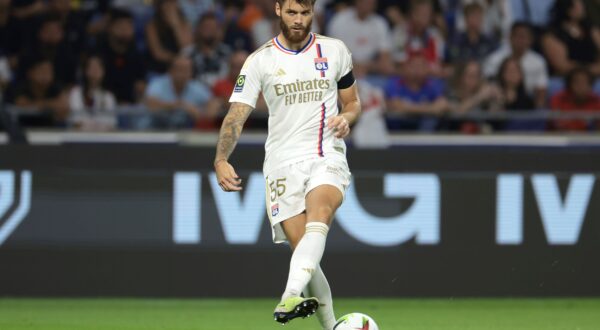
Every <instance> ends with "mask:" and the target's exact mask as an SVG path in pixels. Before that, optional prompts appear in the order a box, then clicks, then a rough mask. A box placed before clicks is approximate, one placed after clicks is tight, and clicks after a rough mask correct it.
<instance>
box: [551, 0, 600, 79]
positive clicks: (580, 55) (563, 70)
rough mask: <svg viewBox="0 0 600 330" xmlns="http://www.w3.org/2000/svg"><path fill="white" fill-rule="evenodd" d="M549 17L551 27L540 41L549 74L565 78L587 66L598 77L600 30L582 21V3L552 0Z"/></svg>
mask: <svg viewBox="0 0 600 330" xmlns="http://www.w3.org/2000/svg"><path fill="white" fill-rule="evenodd" d="M551 17H552V19H551V24H550V26H551V27H552V28H551V29H550V32H549V33H546V34H545V35H544V37H543V38H542V49H543V51H544V54H545V55H546V58H547V59H548V61H549V62H550V68H551V69H552V72H553V73H554V74H558V75H565V74H567V73H568V72H569V71H571V70H572V69H573V68H575V67H577V66H587V67H589V69H590V71H591V72H592V73H593V74H594V75H596V76H598V75H600V29H599V28H598V27H597V26H595V25H593V24H592V22H589V21H588V20H587V19H586V14H585V7H584V4H583V2H582V1H581V0H556V2H555V3H554V6H553V7H552V11H551ZM596 24H597V22H596Z"/></svg>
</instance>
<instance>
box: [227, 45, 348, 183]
mask: <svg viewBox="0 0 600 330" xmlns="http://www.w3.org/2000/svg"><path fill="white" fill-rule="evenodd" d="M351 70H352V58H351V54H350V51H349V50H348V48H347V47H346V46H345V45H344V43H343V42H342V41H340V40H337V39H332V38H327V37H324V36H321V35H318V34H315V33H311V34H310V39H309V41H308V42H307V43H306V45H305V46H304V47H302V49H300V50H299V51H293V50H289V49H286V48H285V47H283V45H282V44H281V43H279V41H278V40H277V38H273V39H272V40H270V41H269V42H267V43H266V44H264V45H263V46H262V47H260V48H259V49H257V50H256V51H255V52H254V53H252V54H251V55H250V56H249V57H248V59H247V60H246V63H245V64H244V67H243V68H242V70H241V72H240V75H239V77H238V80H237V82H236V84H235V87H234V90H233V93H232V95H231V98H230V99H229V102H241V103H244V104H248V105H250V106H252V107H253V108H254V107H255V106H256V100H257V98H258V96H259V93H260V92H262V94H263V96H264V98H265V101H266V103H267V107H268V108H269V132H268V137H267V142H266V144H265V151H266V154H265V162H264V165H263V171H264V173H265V174H268V173H270V172H271V171H273V170H276V169H278V168H280V167H283V166H286V165H289V164H291V163H294V162H298V161H302V160H304V159H309V158H313V157H342V158H344V159H345V157H346V144H345V143H344V140H343V139H338V138H336V137H335V136H334V132H333V130H331V129H328V128H327V119H328V118H329V117H332V116H335V115H337V114H338V112H339V110H338V88H337V82H338V81H339V80H340V79H341V78H342V77H344V76H345V75H346V74H348V73H349V72H350V71H351Z"/></svg>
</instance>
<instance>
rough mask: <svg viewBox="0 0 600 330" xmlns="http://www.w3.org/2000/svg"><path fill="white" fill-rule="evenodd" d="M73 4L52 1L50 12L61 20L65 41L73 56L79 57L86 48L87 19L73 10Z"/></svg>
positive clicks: (68, 0)
mask: <svg viewBox="0 0 600 330" xmlns="http://www.w3.org/2000/svg"><path fill="white" fill-rule="evenodd" d="M71 2H72V1H71V0H50V1H48V5H49V8H48V11H49V12H50V13H52V14H54V15H56V16H57V17H58V18H60V21H61V23H62V26H63V31H64V41H65V43H67V44H68V45H69V49H70V50H71V51H72V52H73V53H72V55H73V56H74V57H79V53H80V52H81V51H82V49H83V48H84V47H83V46H84V41H85V21H84V19H85V18H84V17H83V15H81V12H79V11H78V10H73V9H72V8H71Z"/></svg>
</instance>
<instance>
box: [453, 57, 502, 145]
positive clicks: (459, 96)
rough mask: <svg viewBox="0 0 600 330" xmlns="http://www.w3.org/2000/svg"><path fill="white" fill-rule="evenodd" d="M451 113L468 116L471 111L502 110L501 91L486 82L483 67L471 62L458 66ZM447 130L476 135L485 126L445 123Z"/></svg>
mask: <svg viewBox="0 0 600 330" xmlns="http://www.w3.org/2000/svg"><path fill="white" fill-rule="evenodd" d="M448 100H449V103H450V111H451V112H453V113H457V114H466V113H468V112H471V111H498V110H499V109H500V100H501V94H500V89H499V88H498V87H497V86H496V85H494V84H492V83H488V82H487V81H485V79H484V78H483V73H482V69H481V65H480V64H479V62H478V61H475V60H471V61H468V62H465V63H463V64H461V65H458V66H457V68H456V70H455V71H454V77H453V79H452V80H451V90H450V91H449V93H448ZM444 124H445V125H444V126H446V128H447V129H450V130H460V131H461V132H463V133H476V132H479V131H481V130H482V128H483V127H484V126H482V125H481V123H476V122H473V121H464V120H461V121H453V120H448V121H446V122H445V123H444Z"/></svg>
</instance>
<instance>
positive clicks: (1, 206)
mask: <svg viewBox="0 0 600 330" xmlns="http://www.w3.org/2000/svg"><path fill="white" fill-rule="evenodd" d="M17 179H18V180H17ZM17 188H18V189H17ZM30 207H31V172H30V171H23V172H21V175H20V177H19V176H18V175H17V172H15V171H0V245H2V244H4V242H5V241H6V240H7V239H8V238H9V237H10V235H11V234H12V233H13V232H14V231H15V229H17V227H18V226H19V224H21V222H22V221H23V219H25V216H27V214H28V213H29V209H30Z"/></svg>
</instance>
